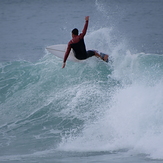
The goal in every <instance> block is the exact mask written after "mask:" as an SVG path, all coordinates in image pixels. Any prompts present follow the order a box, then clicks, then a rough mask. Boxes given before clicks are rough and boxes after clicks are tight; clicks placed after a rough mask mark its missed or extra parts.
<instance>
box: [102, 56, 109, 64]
mask: <svg viewBox="0 0 163 163" xmlns="http://www.w3.org/2000/svg"><path fill="white" fill-rule="evenodd" d="M108 58H109V56H108V55H107V54H106V55H105V56H104V58H103V60H104V61H106V62H108Z"/></svg>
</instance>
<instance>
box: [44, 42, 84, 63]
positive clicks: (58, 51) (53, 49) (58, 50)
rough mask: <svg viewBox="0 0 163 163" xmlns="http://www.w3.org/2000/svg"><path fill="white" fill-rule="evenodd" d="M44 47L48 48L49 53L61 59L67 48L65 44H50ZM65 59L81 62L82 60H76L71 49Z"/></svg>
mask: <svg viewBox="0 0 163 163" xmlns="http://www.w3.org/2000/svg"><path fill="white" fill-rule="evenodd" d="M46 49H47V50H48V52H49V53H51V54H54V55H55V56H57V57H59V58H62V59H63V58H64V55H65V52H66V50H67V44H57V45H51V46H48V47H46ZM67 60H69V61H73V62H82V60H78V59H77V58H75V56H74V53H73V50H71V51H70V54H69V56H68V58H67Z"/></svg>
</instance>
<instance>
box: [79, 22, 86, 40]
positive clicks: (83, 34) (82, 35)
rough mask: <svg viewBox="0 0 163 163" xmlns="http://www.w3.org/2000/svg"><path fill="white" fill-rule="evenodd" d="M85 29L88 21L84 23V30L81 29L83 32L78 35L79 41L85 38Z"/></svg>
mask: <svg viewBox="0 0 163 163" xmlns="http://www.w3.org/2000/svg"><path fill="white" fill-rule="evenodd" d="M87 28H88V20H87V21H85V25H84V28H83V31H82V33H81V34H80V36H79V37H80V39H82V38H83V37H84V36H85V34H86V32H87Z"/></svg>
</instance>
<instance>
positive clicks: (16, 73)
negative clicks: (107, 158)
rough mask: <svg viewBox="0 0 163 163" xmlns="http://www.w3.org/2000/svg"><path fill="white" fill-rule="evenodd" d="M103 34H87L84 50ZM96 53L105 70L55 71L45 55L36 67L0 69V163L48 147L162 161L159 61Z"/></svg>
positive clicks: (57, 63)
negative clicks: (107, 58) (105, 59)
mask: <svg viewBox="0 0 163 163" xmlns="http://www.w3.org/2000/svg"><path fill="white" fill-rule="evenodd" d="M106 30H107V31H108V32H109V29H107V28H104V29H100V30H97V31H95V32H93V33H91V34H90V35H88V37H87V38H86V41H87V43H88V45H89V43H90V40H91V38H92V37H94V35H96V36H97V35H98V34H100V35H102V34H103V33H105V31H106ZM104 37H105V35H104V36H103V38H104ZM92 45H93V46H96V42H92ZM101 49H104V50H105V51H107V52H108V53H109V52H110V51H111V52H112V53H111V54H110V59H111V60H112V61H111V62H109V63H108V64H107V63H104V62H102V61H99V60H98V59H97V58H90V59H88V60H87V61H86V62H84V63H80V64H79V63H72V62H67V67H66V68H65V69H61V66H62V60H60V59H58V58H55V57H54V56H53V55H50V54H47V55H45V56H44V57H43V58H42V59H40V60H39V61H38V62H36V63H31V62H26V61H12V62H5V63H1V65H0V73H1V77H0V92H1V96H0V108H1V109H0V111H1V119H0V133H1V138H0V144H1V156H2V157H1V159H2V160H3V159H4V156H5V155H17V154H19V155H24V154H25V155H26V154H31V153H33V152H34V151H44V152H45V151H46V152H47V150H49V149H50V150H52V149H53V150H55V151H77V152H100V151H103V152H106V151H109V152H122V151H123V152H125V153H127V154H129V155H131V154H132V155H134V154H135V155H138V154H145V155H147V156H148V157H150V158H155V159H163V157H162V151H163V147H162V137H163V110H162V107H163V92H162V90H163V57H162V55H156V54H144V53H138V54H131V53H130V52H129V51H127V52H124V50H123V48H122V45H119V46H116V47H110V48H108V47H106V46H105V45H103V47H101ZM46 152H45V153H46ZM45 153H44V154H45Z"/></svg>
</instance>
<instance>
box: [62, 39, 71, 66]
mask: <svg viewBox="0 0 163 163" xmlns="http://www.w3.org/2000/svg"><path fill="white" fill-rule="evenodd" d="M70 51H71V45H70V42H69V43H68V46H67V50H66V52H65V56H64V60H63V62H64V63H65V62H66V60H67V58H68V56H69V54H70Z"/></svg>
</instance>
